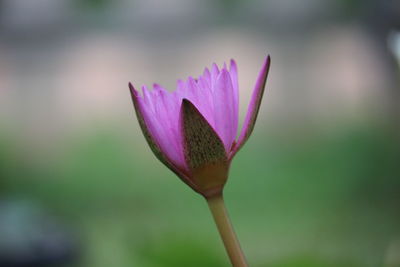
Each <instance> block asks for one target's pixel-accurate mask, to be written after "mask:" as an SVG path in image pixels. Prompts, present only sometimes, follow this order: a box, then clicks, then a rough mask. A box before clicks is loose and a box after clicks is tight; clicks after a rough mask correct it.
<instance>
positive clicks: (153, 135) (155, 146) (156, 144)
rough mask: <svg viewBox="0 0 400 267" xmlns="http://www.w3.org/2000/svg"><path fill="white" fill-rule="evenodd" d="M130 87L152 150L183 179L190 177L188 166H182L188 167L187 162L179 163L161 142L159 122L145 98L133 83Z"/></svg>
mask: <svg viewBox="0 0 400 267" xmlns="http://www.w3.org/2000/svg"><path fill="white" fill-rule="evenodd" d="M129 89H130V92H131V96H132V101H133V104H134V107H135V111H136V116H137V118H138V121H139V124H140V127H141V129H142V132H143V135H144V136H145V138H146V141H147V142H148V144H149V146H150V148H151V150H152V151H153V153H154V154H155V156H156V157H157V158H158V159H159V160H160V161H161V162H162V163H164V164H165V165H166V166H167V167H168V168H169V169H171V170H172V171H173V172H175V173H176V174H177V175H178V176H179V177H181V178H182V179H188V178H187V174H186V171H185V169H186V168H182V166H185V167H186V163H185V162H179V163H178V164H177V163H176V162H174V160H173V159H172V158H171V157H170V155H169V154H170V153H167V151H166V150H165V148H163V145H162V144H161V143H162V138H161V136H160V129H157V128H156V127H157V122H156V121H154V116H151V115H150V114H149V113H151V112H150V110H149V109H146V108H145V106H146V104H144V103H143V99H142V98H140V96H139V94H138V92H137V91H136V90H135V88H134V87H133V86H132V84H131V83H129Z"/></svg>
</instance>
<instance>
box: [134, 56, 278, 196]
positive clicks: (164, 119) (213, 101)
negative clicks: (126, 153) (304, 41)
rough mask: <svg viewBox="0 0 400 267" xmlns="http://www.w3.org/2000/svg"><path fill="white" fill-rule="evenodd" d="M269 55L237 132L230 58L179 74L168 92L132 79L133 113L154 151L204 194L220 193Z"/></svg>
mask: <svg viewBox="0 0 400 267" xmlns="http://www.w3.org/2000/svg"><path fill="white" fill-rule="evenodd" d="M269 66H270V57H269V56H267V57H266V58H265V60H264V63H263V66H262V68H261V71H260V73H259V75H258V78H257V81H256V84H255V88H254V91H253V94H252V97H251V101H250V105H249V107H248V111H247V114H246V117H245V121H244V124H243V128H242V130H241V133H240V135H239V137H238V138H236V136H237V130H238V117H239V88H238V74H237V66H236V63H235V61H234V60H231V61H230V66H229V69H228V68H227V66H226V64H224V66H223V68H222V69H221V70H219V68H218V66H217V65H216V64H213V65H212V67H211V70H209V69H207V68H206V69H205V70H204V72H203V75H201V76H199V77H198V78H197V79H195V78H192V77H189V78H188V79H187V80H186V81H182V80H179V81H178V82H177V89H176V90H175V91H174V92H172V93H170V92H168V91H167V90H165V89H164V88H162V87H161V86H160V85H158V84H154V86H153V87H154V89H153V90H149V89H148V88H147V87H145V86H143V87H142V91H143V96H140V95H139V93H138V92H137V91H136V90H135V88H134V87H133V86H132V84H131V83H129V88H130V91H131V95H132V100H133V104H134V107H135V111H136V115H137V118H138V121H139V124H140V126H141V129H142V131H143V134H144V136H145V138H146V140H147V142H148V144H149V146H150V148H151V149H152V151H153V152H154V154H155V155H156V157H157V158H158V159H159V160H160V161H161V162H162V163H164V164H165V165H166V166H167V167H168V168H169V169H171V170H172V171H173V172H174V173H175V174H177V175H178V176H179V177H180V178H181V180H182V181H184V182H185V183H186V184H187V185H189V186H190V187H191V188H192V189H193V190H195V191H196V192H198V193H200V194H202V195H203V196H205V197H206V198H207V197H211V196H213V195H216V194H220V193H222V189H223V187H224V185H225V182H226V180H227V177H228V171H229V165H230V162H231V160H232V158H233V157H234V156H235V154H236V152H237V151H238V150H239V149H240V148H241V147H242V146H243V144H244V143H245V142H246V141H247V139H248V138H249V136H250V134H251V132H252V131H253V129H254V125H255V121H256V118H257V114H258V110H259V108H260V104H261V99H262V96H263V93H264V87H265V82H266V79H267V75H268V71H269Z"/></svg>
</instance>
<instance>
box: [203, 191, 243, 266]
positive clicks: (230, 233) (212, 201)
mask: <svg viewBox="0 0 400 267" xmlns="http://www.w3.org/2000/svg"><path fill="white" fill-rule="evenodd" d="M207 203H208V207H209V208H210V210H211V213H212V215H213V217H214V221H215V224H216V225H217V228H218V231H219V234H220V235H221V239H222V241H223V242H224V246H225V249H226V252H227V253H228V255H229V259H230V260H231V263H232V266H234V267H247V266H248V265H247V262H246V258H245V257H244V254H243V252H242V249H241V248H240V244H239V241H238V239H237V237H236V234H235V231H234V230H233V227H232V224H231V222H230V219H229V216H228V212H227V210H226V208H225V204H224V199H223V197H222V194H219V195H216V196H213V197H210V198H207Z"/></svg>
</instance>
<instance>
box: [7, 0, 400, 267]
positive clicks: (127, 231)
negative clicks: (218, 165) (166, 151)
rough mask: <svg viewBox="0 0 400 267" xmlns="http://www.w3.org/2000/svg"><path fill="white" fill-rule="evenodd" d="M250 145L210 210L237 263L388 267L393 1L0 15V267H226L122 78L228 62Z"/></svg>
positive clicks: (394, 225) (62, 2) (28, 4)
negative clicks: (215, 210)
mask: <svg viewBox="0 0 400 267" xmlns="http://www.w3.org/2000/svg"><path fill="white" fill-rule="evenodd" d="M267 54H270V55H271V58H272V66H271V71H270V74H269V78H268V82H267V89H266V94H265V96H264V100H263V103H262V106H261V110H260V115H259V119H258V122H257V125H256V128H255V131H254V133H253V135H252V137H251V138H250V140H249V141H248V142H247V144H246V146H245V147H244V148H243V149H242V150H241V151H240V153H239V154H238V155H237V156H236V158H235V160H234V161H233V164H232V168H231V173H230V178H229V182H228V184H227V186H226V189H225V198H226V204H227V207H228V210H229V211H230V215H231V218H232V220H233V223H234V226H235V229H236V231H237V234H238V236H239V239H240V240H241V243H242V247H243V249H244V251H245V253H246V255H247V258H248V260H249V263H250V265H251V266H255V267H256V266H259V267H261V266H273V267H278V266H279V267H283V266H285V267H292V266H296V267H300V266H303V267H306V266H307V267H309V266H311V267H326V266H328V267H331V266H332V267H333V266H344V267H348V266H351V267H353V266H354V267H356V266H357V267H358V266H360V267H364V266H367V267H368V266H386V267H387V266H391V267H394V266H400V227H399V225H400V210H399V204H400V164H399V159H400V140H399V139H400V138H399V137H400V129H399V126H400V124H399V122H400V121H399V116H400V86H399V78H400V75H399V60H400V2H399V1H395V0H392V1H390V0H383V1H379V0H376V1H374V0H367V1H362V0H336V1H335V0H324V1H317V0H296V1H294V0H269V1H261V0H248V1H245V0H214V1H211V0H206V1H199V0H165V1H155V0H132V1H130V0H116V1H111V0H58V1H54V0H34V1H33V0H0V266H1V267H10V266H21V267H24V266H33V267H41V266H71V267H102V266H104V267H106V266H107V267H108V266H118V267H119V266H121V267H124V266H140V267H157V266H165V267H167V266H229V262H228V258H227V256H226V254H225V251H224V248H223V246H222V242H221V241H220V239H219V235H218V233H217V230H216V229H215V227H214V222H213V221H212V218H211V215H210V213H209V211H208V209H207V206H206V203H205V201H204V200H203V199H202V198H201V197H200V196H199V195H197V194H195V193H193V192H192V191H191V190H190V189H189V188H188V187H187V186H186V185H185V184H184V183H182V182H181V181H180V180H179V179H178V178H177V177H176V176H175V175H174V174H173V173H172V172H170V171H169V170H168V169H167V168H165V167H164V166H163V165H162V164H161V163H160V162H158V160H156V158H155V157H154V156H153V154H152V153H151V151H150V149H149V148H148V146H147V144H146V142H145V140H144V138H143V136H142V133H141V131H140V129H139V127H138V123H137V121H136V118H135V116H134V113H133V107H132V103H131V99H130V95H129V92H128V87H127V84H128V81H131V82H132V83H133V84H134V85H135V86H136V87H140V86H141V85H143V84H147V85H151V84H152V83H153V82H157V83H160V84H162V85H163V86H165V87H166V88H168V89H169V90H173V89H174V88H175V83H176V80H177V79H179V78H186V77H187V76H189V75H193V76H197V75H199V74H201V73H202V71H203V68H204V67H205V66H210V65H211V64H212V63H213V62H216V63H217V64H219V65H221V64H223V62H224V61H229V60H230V59H231V58H234V59H235V60H236V61H237V63H238V68H239V84H240V97H241V103H240V105H241V106H240V114H241V121H242V120H243V117H244V114H245V112H246V108H247V104H248V102H249V99H250V94H251V91H252V88H253V85H254V83H255V79H256V76H257V74H258V71H259V69H260V67H261V64H262V61H263V59H264V57H265V56H266V55H267Z"/></svg>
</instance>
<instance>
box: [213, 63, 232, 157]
mask: <svg viewBox="0 0 400 267" xmlns="http://www.w3.org/2000/svg"><path fill="white" fill-rule="evenodd" d="M213 92H214V120H215V124H214V125H213V126H214V129H215V130H216V132H217V133H218V135H219V137H220V138H221V139H222V141H223V142H224V145H225V149H226V151H228V152H229V151H230V148H231V146H232V143H233V141H234V139H235V136H236V133H235V132H234V131H235V129H236V128H237V125H236V126H235V125H234V123H235V114H234V112H235V111H234V109H235V108H234V96H233V94H234V92H233V86H232V81H231V77H230V75H229V72H228V71H227V70H225V69H222V71H221V72H220V74H219V76H218V78H217V80H216V83H215V85H214V90H213Z"/></svg>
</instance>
